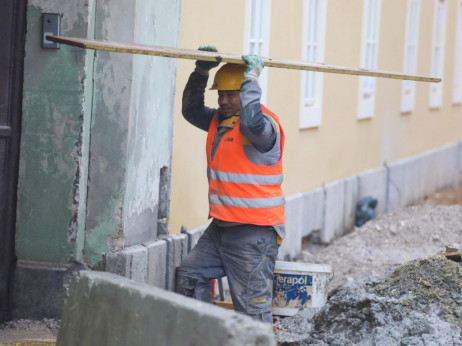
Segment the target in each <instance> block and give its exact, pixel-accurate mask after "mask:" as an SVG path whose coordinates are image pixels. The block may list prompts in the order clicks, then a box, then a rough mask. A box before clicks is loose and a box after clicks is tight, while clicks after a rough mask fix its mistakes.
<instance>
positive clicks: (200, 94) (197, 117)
mask: <svg viewBox="0 0 462 346" xmlns="http://www.w3.org/2000/svg"><path fill="white" fill-rule="evenodd" d="M208 79H209V77H208V73H207V74H205V73H200V72H198V71H197V70H196V71H194V72H193V73H191V75H190V76H189V79H188V82H187V83H186V87H185V89H184V91H183V99H182V109H181V111H182V113H183V117H184V118H185V119H186V120H187V121H188V122H190V123H191V124H192V125H194V126H196V127H198V128H200V129H201V130H204V131H208V130H209V126H210V122H211V121H212V118H213V114H214V113H215V109H213V108H208V107H205V105H204V93H205V88H206V86H207V81H208Z"/></svg>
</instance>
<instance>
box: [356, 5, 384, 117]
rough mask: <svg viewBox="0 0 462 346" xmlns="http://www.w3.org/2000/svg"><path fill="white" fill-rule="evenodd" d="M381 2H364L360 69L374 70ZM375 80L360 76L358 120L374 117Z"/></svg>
mask: <svg viewBox="0 0 462 346" xmlns="http://www.w3.org/2000/svg"><path fill="white" fill-rule="evenodd" d="M381 5H382V1H381V0H364V12H363V39H362V47H361V67H363V68H366V69H375V68H376V67H377V54H378V53H377V52H378V42H379V27H380V8H381ZM374 106H375V78H374V77H369V76H361V77H360V80H359V107H358V118H359V119H367V118H372V117H373V116H374Z"/></svg>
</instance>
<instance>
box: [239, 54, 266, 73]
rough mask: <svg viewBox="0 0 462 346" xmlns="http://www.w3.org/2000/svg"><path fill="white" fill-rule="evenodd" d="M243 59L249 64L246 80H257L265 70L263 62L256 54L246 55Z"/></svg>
mask: <svg viewBox="0 0 462 346" xmlns="http://www.w3.org/2000/svg"><path fill="white" fill-rule="evenodd" d="M242 59H243V60H244V61H245V62H246V63H247V70H245V72H244V78H255V79H257V78H258V76H259V75H260V73H261V70H263V60H262V59H261V58H260V57H259V56H258V55H254V54H246V55H243V56H242Z"/></svg>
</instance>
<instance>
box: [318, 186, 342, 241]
mask: <svg viewBox="0 0 462 346" xmlns="http://www.w3.org/2000/svg"><path fill="white" fill-rule="evenodd" d="M324 190H325V212H324V226H323V228H322V230H321V237H320V238H321V242H323V243H325V244H328V243H330V242H331V241H332V240H334V239H335V238H337V237H338V236H340V235H341V234H343V232H344V229H343V223H344V205H345V183H344V182H343V181H336V182H333V183H330V184H328V185H326V186H325V188H324Z"/></svg>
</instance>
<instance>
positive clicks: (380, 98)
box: [169, 0, 462, 233]
mask: <svg viewBox="0 0 462 346" xmlns="http://www.w3.org/2000/svg"><path fill="white" fill-rule="evenodd" d="M326 1H327V0H326ZM446 1H448V11H447V28H446V45H445V48H446V53H445V68H444V76H443V80H444V86H443V93H444V99H443V106H442V108H440V109H437V110H431V109H430V107H429V94H430V84H429V83H423V82H420V83H417V85H416V103H415V104H416V106H415V110H414V111H413V112H412V113H409V114H401V112H400V105H401V88H402V81H399V80H392V79H385V78H377V84H376V102H375V113H374V116H373V118H371V119H364V120H358V118H357V113H358V92H359V77H358V76H348V75H339V74H332V73H326V74H324V88H323V112H322V113H323V114H322V124H321V126H319V127H317V128H311V129H300V128H299V117H300V86H301V72H300V71H295V70H286V69H276V68H270V69H269V72H268V100H267V102H266V105H267V107H268V108H269V109H271V110H272V111H274V112H275V113H276V114H278V116H279V118H280V119H281V122H282V124H283V127H284V130H285V134H286V146H285V154H284V183H283V189H284V193H285V194H286V195H290V194H294V193H298V192H307V191H310V190H312V189H314V188H318V187H320V186H322V185H323V184H326V183H329V182H332V181H336V180H339V179H342V178H346V177H349V176H353V175H356V174H358V173H361V172H363V171H365V170H368V169H371V168H376V167H380V166H382V165H383V164H384V163H391V162H395V161H398V160H401V159H404V158H406V157H410V156H413V155H416V154H418V153H421V152H424V151H428V150H431V149H434V148H439V147H441V146H443V145H445V144H448V143H454V142H457V141H460V140H461V139H462V106H461V105H454V104H453V102H452V85H453V74H454V47H455V39H456V36H455V34H456V24H457V1H456V0H446ZM271 3H272V8H271V31H270V44H269V52H270V54H269V55H270V57H271V58H275V59H291V60H301V59H302V24H303V23H302V18H303V1H302V0H290V1H287V0H272V2H271ZM363 6H364V1H363V0H348V1H346V0H328V8H327V24H326V41H325V62H326V63H328V64H332V65H342V66H350V67H359V66H360V62H361V39H362V22H363V19H362V18H363V13H362V12H363ZM406 11H407V1H404V0H383V1H382V7H381V20H380V38H379V48H378V63H377V65H378V67H377V69H379V70H386V71H394V72H402V71H403V69H404V67H403V65H404V45H405V32H406ZM434 11H435V2H434V1H433V0H422V1H421V16H420V31H419V45H418V62H417V74H419V75H427V76H428V75H430V73H431V50H432V37H433V20H434V18H433V17H434ZM245 18H246V1H245V0H233V1H214V0H194V1H192V0H184V1H182V6H181V17H180V37H179V47H182V48H193V49H195V48H197V47H199V46H200V45H215V46H216V47H217V48H218V50H219V51H220V52H223V53H233V54H241V53H242V52H243V49H244V37H245V32H244V30H245ZM193 69H194V61H192V60H178V70H177V77H176V78H177V81H176V82H177V89H176V95H177V96H176V111H175V126H174V143H173V159H172V193H171V208H170V227H169V228H170V233H178V232H179V231H180V228H181V226H182V225H183V226H185V227H186V228H187V229H194V228H196V227H198V226H201V225H204V224H205V223H206V222H207V211H208V201H207V178H206V159H205V139H206V133H205V132H204V131H201V130H198V129H196V128H195V127H194V126H192V125H190V124H189V123H187V122H186V121H185V120H184V119H183V117H182V115H181V95H182V92H183V88H184V85H185V84H186V81H187V79H188V77H189V74H190V73H191V72H192V71H193ZM213 75H214V70H212V72H211V75H210V79H209V85H210V84H211V82H212V80H213ZM205 101H206V105H208V106H210V107H217V95H216V92H215V91H207V92H206V99H205Z"/></svg>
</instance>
